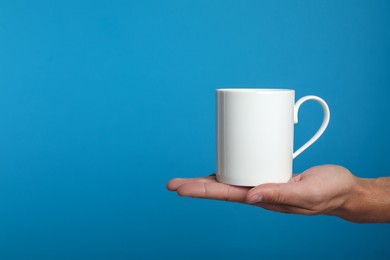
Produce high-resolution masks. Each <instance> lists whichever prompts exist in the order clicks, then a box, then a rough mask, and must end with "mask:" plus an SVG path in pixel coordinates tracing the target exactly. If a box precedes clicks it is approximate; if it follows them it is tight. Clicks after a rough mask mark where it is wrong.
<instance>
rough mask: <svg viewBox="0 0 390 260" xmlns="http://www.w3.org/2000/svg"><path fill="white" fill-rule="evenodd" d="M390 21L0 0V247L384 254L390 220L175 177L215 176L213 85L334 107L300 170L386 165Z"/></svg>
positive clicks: (72, 253)
mask: <svg viewBox="0 0 390 260" xmlns="http://www.w3.org/2000/svg"><path fill="white" fill-rule="evenodd" d="M389 27H390V2H389V1H385V0H384V1H357V0H356V1H336V0H334V1H309V0H307V1H271V0H270V1H227V0H223V1H222V0H221V1H215V0H211V1H195V0H194V1H180V0H177V1H5V0H3V1H1V2H0V258H1V259H71V258H72V259H141V258H145V259H150V258H152V257H154V258H156V259H162V258H166V259H168V258H169V259H210V258H212V257H214V258H215V259H234V258H236V259H244V258H245V259H249V258H254V259H262V258H265V259H269V258H281V257H285V258H298V257H299V258H301V259H319V258H324V259H328V258H333V259H352V258H354V259H375V258H377V259H381V258H382V259H384V258H387V259H389V258H390V247H389V245H390V240H389V234H390V226H389V225H358V224H353V223H349V222H346V221H343V220H341V219H338V218H334V217H327V216H316V217H305V216H294V215H284V214H277V213H273V212H267V211H264V210H262V209H260V208H255V207H250V206H246V205H241V204H233V203H226V202H218V201H206V200H195V199H190V198H180V197H178V196H177V195H176V194H174V193H169V192H168V191H166V189H165V183H166V181H168V180H169V179H170V178H173V177H177V176H181V177H192V176H202V175H208V174H210V173H212V172H214V171H215V96H214V90H215V89H216V88H221V87H272V88H277V87H280V88H293V89H295V90H296V96H297V98H299V97H301V96H304V95H308V94H315V95H319V96H321V97H323V98H324V99H325V100H326V101H327V102H328V104H329V106H330V109H331V112H332V118H331V123H330V125H329V128H328V130H327V132H326V133H325V134H324V136H323V137H322V138H321V139H320V140H319V141H318V142H317V143H315V144H314V145H313V146H312V147H311V148H309V149H308V150H307V151H306V152H305V153H303V154H302V155H301V156H300V157H298V158H297V159H296V160H295V162H294V163H295V165H294V170H295V172H300V171H303V170H305V169H307V168H308V167H311V166H314V165H318V164H327V163H336V164H341V165H344V166H346V167H348V168H349V169H350V170H351V171H352V172H353V173H355V174H356V175H358V176H361V177H376V176H386V175H390V173H389V148H388V147H389V145H390V139H389V135H388V133H389V123H390V119H389V118H390V112H389V108H388V104H389V103H388V100H389V98H390V90H389V80H390V69H389V68H390V45H389V44H390V37H389V36H390V34H389V32H390V30H389ZM321 116H322V113H321V109H320V106H319V105H317V104H316V103H315V102H309V103H307V104H305V105H304V106H302V109H301V113H300V124H299V125H297V126H296V128H295V129H296V139H295V141H296V147H298V146H299V145H301V144H303V143H304V142H305V141H306V140H307V139H308V138H309V136H311V135H312V134H313V133H314V132H315V130H316V128H317V127H318V125H319V124H320V122H321Z"/></svg>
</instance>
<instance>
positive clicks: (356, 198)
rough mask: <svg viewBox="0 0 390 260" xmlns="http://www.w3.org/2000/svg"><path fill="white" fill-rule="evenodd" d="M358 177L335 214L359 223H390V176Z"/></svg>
mask: <svg viewBox="0 0 390 260" xmlns="http://www.w3.org/2000/svg"><path fill="white" fill-rule="evenodd" d="M356 179H357V183H356V185H355V187H354V189H353V190H352V192H351V194H350V196H349V198H348V200H347V201H346V203H345V204H344V205H342V206H341V207H340V208H339V209H338V210H336V211H335V212H334V215H339V216H340V217H342V218H344V219H347V220H350V221H354V222H358V223H375V222H377V223H381V222H382V223H390V177H381V178H376V179H367V178H356Z"/></svg>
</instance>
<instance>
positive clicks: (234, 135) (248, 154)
mask: <svg viewBox="0 0 390 260" xmlns="http://www.w3.org/2000/svg"><path fill="white" fill-rule="evenodd" d="M216 98H217V174H216V177H217V180H218V181H220V182H223V183H226V184H231V185H239V186H257V185H260V184H263V183H283V182H287V181H288V180H289V179H290V178H291V176H292V161H293V157H292V156H293V142H294V90H288V89H217V91H216Z"/></svg>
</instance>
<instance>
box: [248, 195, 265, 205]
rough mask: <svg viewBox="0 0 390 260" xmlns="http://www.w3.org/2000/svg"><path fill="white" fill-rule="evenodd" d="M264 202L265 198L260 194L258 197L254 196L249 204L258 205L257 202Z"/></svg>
mask: <svg viewBox="0 0 390 260" xmlns="http://www.w3.org/2000/svg"><path fill="white" fill-rule="evenodd" d="M262 200H263V197H262V196H261V195H259V194H256V195H253V196H252V197H251V198H250V199H249V201H248V203H249V204H253V203H256V202H261V201H262Z"/></svg>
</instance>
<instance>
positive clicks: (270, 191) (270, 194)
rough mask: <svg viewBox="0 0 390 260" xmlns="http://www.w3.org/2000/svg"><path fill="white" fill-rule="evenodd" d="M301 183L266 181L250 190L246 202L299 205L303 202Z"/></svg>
mask: <svg viewBox="0 0 390 260" xmlns="http://www.w3.org/2000/svg"><path fill="white" fill-rule="evenodd" d="M300 194H302V192H301V189H300V185H298V184H297V183H294V182H290V183H266V184H262V185H259V186H256V187H254V188H252V189H251V190H249V191H248V193H247V197H246V202H247V203H249V204H253V203H257V202H266V203H273V204H287V205H294V206H295V205H299V204H301V202H302V197H301V195H300Z"/></svg>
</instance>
